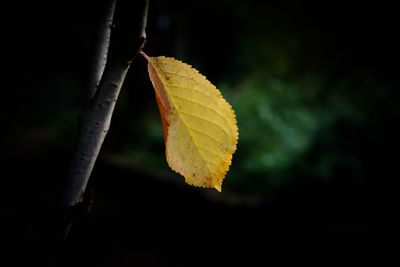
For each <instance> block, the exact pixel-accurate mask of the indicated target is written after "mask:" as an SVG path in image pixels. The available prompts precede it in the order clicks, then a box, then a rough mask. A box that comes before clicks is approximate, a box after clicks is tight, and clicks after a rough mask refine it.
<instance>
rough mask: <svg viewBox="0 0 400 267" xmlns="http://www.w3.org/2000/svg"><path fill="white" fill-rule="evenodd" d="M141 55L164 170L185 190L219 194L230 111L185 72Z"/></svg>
mask: <svg viewBox="0 0 400 267" xmlns="http://www.w3.org/2000/svg"><path fill="white" fill-rule="evenodd" d="M142 55H143V56H144V57H145V58H146V59H147V60H148V71H149V76H150V79H151V81H152V83H153V86H154V89H155V92H156V99H157V104H158V108H159V110H160V113H161V118H162V128H163V133H164V140H165V147H166V151H165V153H166V157H167V161H168V164H169V166H170V167H171V169H173V170H174V171H176V172H178V173H180V174H182V175H183V176H184V177H185V181H186V183H188V184H191V185H194V186H202V187H214V188H215V189H217V190H218V191H221V185H222V180H223V179H224V177H225V175H226V173H227V171H228V170H229V165H230V164H231V160H232V154H233V153H234V152H235V150H236V144H237V140H238V128H237V125H236V118H235V114H234V111H233V110H232V107H231V106H230V105H229V104H228V102H226V100H225V99H224V98H223V97H222V95H221V93H220V91H219V90H218V89H217V88H215V86H214V85H212V84H211V83H210V82H209V81H208V80H207V79H206V77H204V76H203V75H201V74H200V73H199V72H198V71H197V70H195V69H194V68H192V67H191V66H189V65H187V64H185V63H182V62H181V61H178V60H176V59H174V58H168V57H163V56H161V57H148V56H147V55H146V54H144V53H143V52H142Z"/></svg>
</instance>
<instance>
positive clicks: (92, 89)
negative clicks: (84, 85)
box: [86, 0, 117, 100]
mask: <svg viewBox="0 0 400 267" xmlns="http://www.w3.org/2000/svg"><path fill="white" fill-rule="evenodd" d="M116 2H117V1H116V0H106V1H105V4H104V5H105V6H104V7H103V8H104V11H103V14H102V16H101V21H100V25H99V27H98V29H97V32H96V36H95V49H94V53H93V59H92V67H91V69H90V72H89V84H88V92H87V94H88V95H87V98H86V99H87V100H89V99H91V98H92V97H94V95H95V93H96V91H97V87H98V86H99V84H100V79H101V76H102V75H103V71H104V68H105V66H106V62H107V53H108V47H109V44H110V35H111V27H112V23H113V17H114V10H115V4H116Z"/></svg>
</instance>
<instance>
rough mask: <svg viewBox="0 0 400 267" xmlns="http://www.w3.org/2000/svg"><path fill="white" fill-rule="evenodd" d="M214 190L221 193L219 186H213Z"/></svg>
mask: <svg viewBox="0 0 400 267" xmlns="http://www.w3.org/2000/svg"><path fill="white" fill-rule="evenodd" d="M214 188H215V189H217V191H218V192H220V193H221V186H220V185H214Z"/></svg>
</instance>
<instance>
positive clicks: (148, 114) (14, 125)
mask: <svg viewBox="0 0 400 267" xmlns="http://www.w3.org/2000/svg"><path fill="white" fill-rule="evenodd" d="M132 8H133V9H134V8H135V5H134V1H132ZM3 13H4V14H7V15H9V16H7V18H5V17H4V18H2V20H4V21H3V22H2V25H3V38H2V43H3V44H5V48H3V50H2V55H3V58H4V59H5V61H3V71H2V76H3V75H4V78H5V79H4V80H5V82H3V86H2V96H3V100H2V105H1V114H2V138H1V149H2V152H3V153H2V155H3V157H4V159H3V160H2V163H3V164H2V165H3V166H4V168H3V172H2V173H3V175H2V178H1V183H0V189H1V191H2V192H1V194H0V196H1V199H0V214H1V221H2V224H3V226H2V227H1V230H0V238H1V239H0V241H1V243H2V245H3V247H6V250H3V252H4V255H5V256H8V257H6V258H10V259H11V260H12V262H13V263H15V265H16V264H17V263H21V262H24V263H30V264H32V262H34V261H39V262H42V263H43V262H45V261H46V257H47V256H46V253H45V251H46V246H52V244H48V243H46V241H44V240H45V239H44V238H43V236H44V235H45V233H46V232H47V230H48V229H49V224H50V223H49V218H50V217H51V213H52V207H53V205H54V202H55V200H56V198H57V192H58V191H57V190H58V189H59V186H60V181H61V180H62V179H63V177H64V176H65V173H66V171H67V170H68V166H69V159H70V156H71V153H72V151H73V145H74V140H75V139H74V138H75V135H76V129H77V125H76V124H77V122H76V116H77V114H78V112H79V109H80V105H81V104H82V101H83V97H84V95H85V87H86V83H87V79H88V69H89V66H90V58H91V55H92V54H91V53H92V50H93V46H94V44H93V39H94V38H93V37H94V32H95V29H96V25H97V22H98V19H99V13H100V8H99V7H98V6H96V4H94V3H93V2H89V1H68V2H56V1H54V2H53V3H37V2H31V3H24V2H17V3H15V4H11V5H6V6H5V7H4V6H3ZM396 16H397V14H396V8H395V7H394V4H393V5H389V4H388V3H386V2H385V1H379V2H375V3H358V2H353V1H306V2H304V1H301V2H300V1H279V2H275V1H266V2H261V1H250V0H247V1H208V0H207V1H185V2H181V1H150V8H149V18H148V27H147V37H148V40H147V44H146V47H145V48H144V51H145V52H146V53H147V54H148V55H150V56H158V55H165V56H172V57H175V58H177V59H179V60H182V61H184V62H186V63H188V64H191V65H192V66H194V67H195V68H196V69H198V70H199V71H200V72H201V73H202V74H204V75H205V76H206V77H207V78H208V79H209V80H210V81H211V82H212V83H214V84H215V85H216V86H217V87H218V88H219V89H220V90H221V91H222V93H223V95H224V97H225V98H226V99H227V100H228V101H229V102H230V103H231V104H232V106H233V108H234V110H235V112H236V114H237V119H238V126H239V143H238V150H237V152H236V153H235V154H234V157H233V162H232V166H231V170H230V171H229V172H228V174H227V176H226V179H225V181H224V183H223V187H222V193H218V192H216V191H215V190H212V189H198V188H194V187H190V186H188V185H185V184H184V179H183V177H181V176H179V175H177V174H175V173H174V172H173V171H171V170H170V169H169V168H168V166H167V163H166V160H165V155H164V144H163V137H162V130H161V121H160V117H159V114H158V110H157V106H156V102H155V98H154V91H153V89H152V87H151V83H150V81H149V79H148V75H147V69H146V62H145V60H144V59H143V58H137V59H136V60H135V61H134V62H133V65H132V67H131V70H130V72H129V74H128V77H127V79H126V82H125V84H124V87H123V88H122V92H121V96H120V99H119V101H118V103H117V107H116V110H115V113H114V117H113V121H112V125H111V130H110V132H109V134H108V136H107V138H106V141H105V143H104V146H103V149H102V151H101V155H100V158H99V159H98V162H97V164H96V166H95V169H94V172H93V174H92V177H91V182H90V186H89V188H90V189H91V190H92V192H93V199H94V206H93V209H92V212H91V213H90V214H88V215H85V216H83V217H82V218H81V219H80V220H78V221H77V222H76V223H75V224H74V225H73V227H72V229H71V232H70V236H69V238H68V239H67V242H66V244H65V247H64V249H63V252H62V257H61V259H62V265H63V266H81V265H82V266H83V265H86V266H99V265H100V266H103V265H104V266H204V265H212V264H214V263H220V265H222V266H227V265H228V264H230V263H243V265H244V266H255V265H261V264H262V265H266V264H268V263H272V262H273V261H274V260H279V261H287V260H291V261H296V262H299V261H302V260H306V261H318V262H319V263H320V264H322V265H325V264H326V263H330V262H332V261H340V262H342V261H343V262H344V258H345V257H348V256H350V257H351V258H353V259H355V260H356V262H359V261H361V260H366V261H370V260H372V259H378V260H380V261H382V260H390V259H391V257H393V256H394V255H395V246H394V244H393V243H396V242H397V240H398V239H397V238H396V237H395V235H394V233H395V232H396V230H398V229H397V228H398V227H397V225H396V224H395V223H394V217H395V214H396V213H398V206H397V205H395V202H396V200H397V197H396V193H397V187H396V186H395V182H396V180H397V179H398V167H397V166H398V149H399V139H398V136H399V131H398V129H397V128H398V127H396V126H397V124H398V122H399V115H400V114H399V110H398V108H397V107H398V97H399V92H398V81H397V76H398V74H397V73H398V60H397V50H398V43H396V37H397V35H398V28H397V26H396V24H397V23H398V19H397V17H396ZM4 70H5V71H4ZM256 262H258V264H256Z"/></svg>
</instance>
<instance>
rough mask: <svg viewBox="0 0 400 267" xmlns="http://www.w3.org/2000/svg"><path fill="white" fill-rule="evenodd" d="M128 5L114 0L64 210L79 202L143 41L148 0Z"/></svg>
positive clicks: (81, 199) (66, 189) (82, 118)
mask: <svg viewBox="0 0 400 267" xmlns="http://www.w3.org/2000/svg"><path fill="white" fill-rule="evenodd" d="M128 3H129V1H128V0H126V1H124V0H120V1H118V5H117V7H116V10H115V15H114V22H113V24H114V25H115V28H113V29H112V30H111V39H110V47H109V51H108V58H107V63H106V65H105V69H104V73H103V75H102V77H101V80H100V84H99V87H98V89H97V91H96V93H95V94H94V96H93V97H92V98H91V99H90V100H89V101H88V102H87V104H86V105H85V107H84V108H83V111H82V112H81V115H80V119H79V134H78V141H77V148H76V151H75V153H74V156H73V160H72V166H71V169H70V175H69V177H68V179H67V182H66V185H65V191H64V194H63V196H64V198H63V206H64V207H65V208H67V209H70V208H72V207H73V206H75V205H76V204H78V203H80V202H82V201H83V195H84V192H85V188H86V185H87V182H88V180H89V176H90V174H91V172H92V169H93V166H94V164H95V161H96V159H97V156H98V154H99V151H100V148H101V146H102V144H103V141H104V138H105V136H106V135H107V132H108V130H109V127H110V122H111V117H112V114H113V111H114V107H115V103H116V101H117V99H118V95H119V92H120V89H121V86H122V84H123V82H124V79H125V76H126V73H127V71H128V69H129V67H130V64H131V62H132V60H133V58H134V57H135V56H136V55H137V54H138V53H139V52H140V50H141V49H142V48H143V45H144V42H145V37H146V35H145V28H146V22H147V10H148V0H142V1H137V2H136V3H135V5H136V6H135V10H132V9H128V8H126V5H128ZM132 13H133V14H132ZM108 18H109V17H108Z"/></svg>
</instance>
